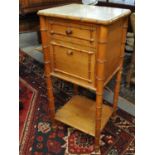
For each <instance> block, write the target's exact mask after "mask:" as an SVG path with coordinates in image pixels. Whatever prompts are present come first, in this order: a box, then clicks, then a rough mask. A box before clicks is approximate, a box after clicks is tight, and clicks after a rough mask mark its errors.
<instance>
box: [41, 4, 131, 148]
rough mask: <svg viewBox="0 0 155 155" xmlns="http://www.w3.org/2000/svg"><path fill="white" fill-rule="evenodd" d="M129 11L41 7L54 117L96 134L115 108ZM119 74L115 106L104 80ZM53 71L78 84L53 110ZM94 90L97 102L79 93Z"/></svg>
mask: <svg viewBox="0 0 155 155" xmlns="http://www.w3.org/2000/svg"><path fill="white" fill-rule="evenodd" d="M129 14H130V10H128V9H119V8H110V7H99V6H89V5H82V4H70V5H65V6H60V7H55V8H50V9H45V10H40V11H39V12H38V15H39V16H40V30H41V37H42V48H43V52H44V64H45V75H46V83H47V91H48V99H49V106H50V110H51V119H52V120H53V121H54V120H57V121H60V122H63V123H65V124H67V125H70V126H72V127H74V128H76V129H79V130H81V131H83V132H85V133H87V134H90V135H92V136H94V137H95V149H96V150H98V149H99V140H100V132H101V131H102V129H103V128H104V127H105V125H106V123H107V122H108V120H109V118H110V117H111V116H112V114H114V113H115V112H116V110H117V101H118V95H119V88H120V81H121V71H122V65H123V57H124V47H125V41H126V32H127V26H128V16H129ZM115 74H116V84H115V88H114V99H113V106H108V105H105V104H104V103H103V93H104V92H103V91H104V87H105V86H106V84H107V83H108V82H109V81H110V80H111V78H112V77H113V76H114V75H115ZM51 76H54V77H57V78H60V79H63V80H65V81H69V82H71V83H73V84H74V90H75V91H74V92H75V95H74V96H73V97H72V98H71V99H70V100H69V101H68V102H67V103H66V104H65V105H64V106H63V107H62V108H60V109H59V110H57V111H55V104H54V96H53V90H52V89H53V87H52V81H51ZM78 86H82V87H84V88H87V89H90V90H93V91H95V93H96V101H93V100H90V99H88V98H86V97H85V96H80V95H78Z"/></svg>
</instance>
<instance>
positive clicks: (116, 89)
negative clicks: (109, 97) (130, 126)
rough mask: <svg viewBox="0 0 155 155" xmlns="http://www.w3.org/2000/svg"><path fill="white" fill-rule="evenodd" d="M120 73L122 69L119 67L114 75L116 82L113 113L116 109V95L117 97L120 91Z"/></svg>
mask: <svg viewBox="0 0 155 155" xmlns="http://www.w3.org/2000/svg"><path fill="white" fill-rule="evenodd" d="M121 75H122V69H120V70H119V71H118V72H117V75H116V83H115V88H114V98H113V109H114V114H115V112H116V110H117V104H118V97H119V91H120V83H121Z"/></svg>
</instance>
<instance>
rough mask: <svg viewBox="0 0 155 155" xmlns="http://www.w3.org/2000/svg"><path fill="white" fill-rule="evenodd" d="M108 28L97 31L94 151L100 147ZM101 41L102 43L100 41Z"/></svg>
mask: <svg viewBox="0 0 155 155" xmlns="http://www.w3.org/2000/svg"><path fill="white" fill-rule="evenodd" d="M107 37H108V28H107V27H101V29H100V32H99V44H98V53H97V60H96V62H97V64H96V127H95V151H98V150H99V148H100V132H101V117H102V103H103V90H104V88H103V85H104V73H105V69H104V66H105V62H106V60H105V53H106V50H107ZM101 42H102V43H101Z"/></svg>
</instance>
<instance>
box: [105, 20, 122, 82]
mask: <svg viewBox="0 0 155 155" xmlns="http://www.w3.org/2000/svg"><path fill="white" fill-rule="evenodd" d="M121 36H122V20H121V21H117V22H115V23H113V24H112V25H110V26H109V34H108V43H107V52H106V60H107V61H106V63H105V68H106V71H105V79H104V81H105V82H106V83H107V82H108V81H109V80H110V79H111V76H112V75H113V74H114V73H115V72H116V70H117V69H118V67H119V66H120V56H121Z"/></svg>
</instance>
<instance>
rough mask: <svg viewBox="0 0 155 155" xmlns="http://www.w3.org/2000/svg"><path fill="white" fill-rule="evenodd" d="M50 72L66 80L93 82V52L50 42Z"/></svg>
mask: <svg viewBox="0 0 155 155" xmlns="http://www.w3.org/2000/svg"><path fill="white" fill-rule="evenodd" d="M50 51H51V60H52V64H51V65H52V72H54V73H56V74H59V75H63V76H65V77H68V78H74V79H77V80H78V79H79V80H82V81H84V82H87V83H92V82H93V80H94V76H93V75H94V65H95V53H94V51H87V50H83V49H78V48H75V47H73V46H72V47H70V46H66V44H64V45H63V44H59V43H56V42H51V46H50Z"/></svg>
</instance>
